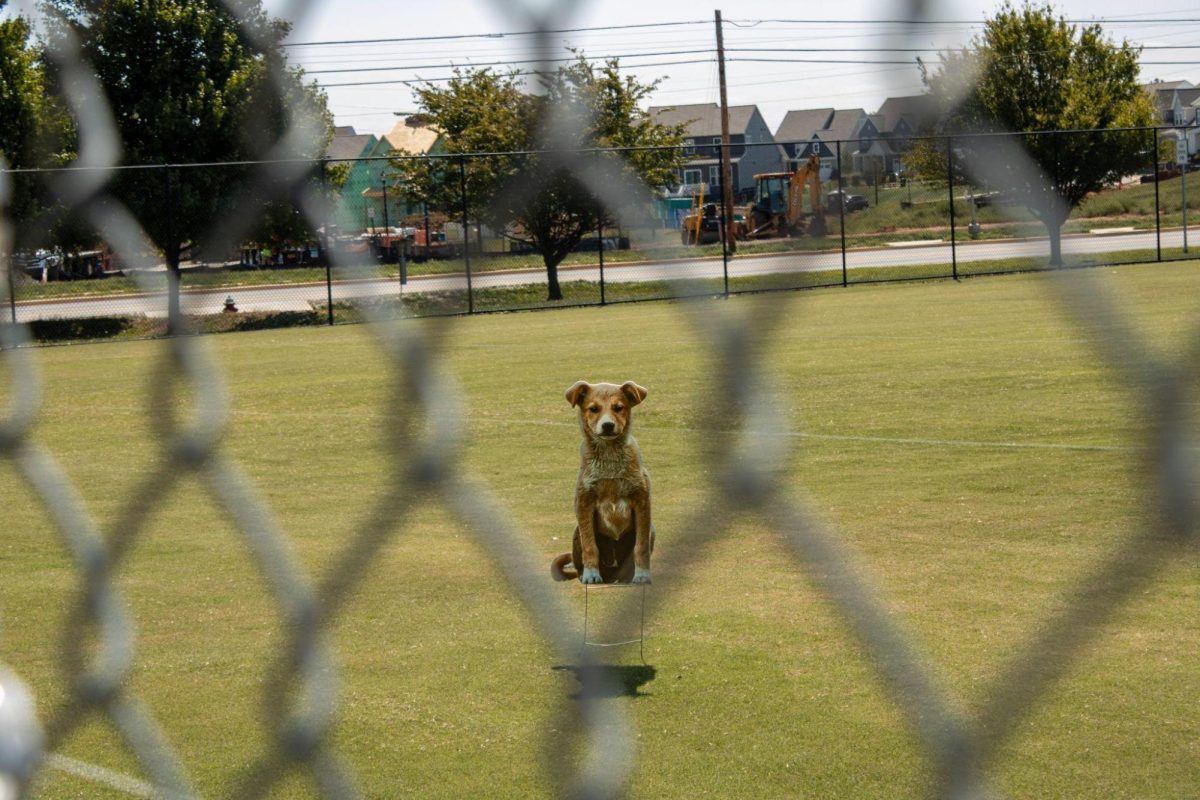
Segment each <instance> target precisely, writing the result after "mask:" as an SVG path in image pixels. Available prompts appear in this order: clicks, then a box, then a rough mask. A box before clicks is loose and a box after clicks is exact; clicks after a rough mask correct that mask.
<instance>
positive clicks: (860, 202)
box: [825, 191, 871, 214]
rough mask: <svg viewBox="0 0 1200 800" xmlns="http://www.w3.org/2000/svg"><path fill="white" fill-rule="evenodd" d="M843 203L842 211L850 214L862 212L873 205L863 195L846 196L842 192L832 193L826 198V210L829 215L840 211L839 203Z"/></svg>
mask: <svg viewBox="0 0 1200 800" xmlns="http://www.w3.org/2000/svg"><path fill="white" fill-rule="evenodd" d="M839 200H840V201H841V203H842V209H843V210H844V211H845V212H846V213H847V214H849V213H850V212H851V211H861V210H862V209H864V208H867V207H868V206H870V205H871V204H870V203H868V202H867V198H865V197H863V196H862V195H861V194H846V193H844V192H840V191H833V192H830V193H829V194H828V195H826V197H825V210H826V212H827V213H830V214H832V213H834V212H836V211H837V210H838V201H839Z"/></svg>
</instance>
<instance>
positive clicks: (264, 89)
mask: <svg viewBox="0 0 1200 800" xmlns="http://www.w3.org/2000/svg"><path fill="white" fill-rule="evenodd" d="M46 6H47V8H48V10H50V11H51V12H52V18H53V19H56V20H57V21H58V25H66V26H69V27H70V28H72V29H74V31H75V33H76V35H77V38H78V40H79V42H80V43H81V47H82V50H83V55H84V57H85V58H86V59H87V61H88V62H89V64H90V65H91V69H92V70H93V71H94V74H95V75H96V77H97V78H98V79H99V81H100V83H101V85H102V86H103V88H104V91H105V99H106V101H107V103H108V105H109V107H110V109H111V112H112V116H113V119H114V120H115V123H116V126H117V128H118V131H119V133H120V137H121V141H122V145H123V148H124V157H123V160H124V163H125V164H130V165H154V164H174V165H193V164H224V162H238V161H248V160H253V159H255V158H259V157H261V156H263V155H264V154H265V152H266V148H267V147H269V146H270V145H271V144H272V143H273V142H275V141H277V140H278V139H279V138H280V137H281V136H282V135H283V133H284V131H285V130H287V128H288V127H289V125H290V124H291V123H292V121H293V120H294V119H296V116H297V115H302V114H303V115H315V116H316V117H317V118H318V119H319V120H320V123H321V127H322V128H323V130H324V131H325V134H324V136H323V137H319V138H320V140H319V141H314V142H313V143H312V148H311V152H296V153H291V154H290V155H291V156H293V157H301V158H305V157H307V158H317V157H319V156H320V155H321V153H322V152H323V150H324V147H325V145H326V144H327V142H328V140H329V137H330V136H332V131H333V125H332V118H331V116H330V115H329V113H328V110H327V109H326V106H325V97H324V94H323V93H322V92H320V91H319V90H318V89H317V88H316V87H315V86H313V85H306V84H304V82H303V74H302V72H300V71H299V70H298V69H295V68H290V67H288V66H287V60H286V56H285V55H284V52H283V49H282V47H281V42H282V40H283V37H284V36H285V35H286V34H287V32H288V25H287V23H285V22H282V21H280V20H275V19H272V18H271V17H269V16H268V15H267V14H266V12H265V11H264V10H263V8H262V5H261V2H260V0H239V1H238V2H236V3H223V2H221V1H220V0H158V1H157V2H153V3H146V2H143V0H47V2H46ZM231 6H232V7H235V8H237V9H238V11H239V14H235V13H234V12H233V11H231V10H230V7H231ZM239 16H240V18H239ZM60 30H61V29H60ZM52 35H53V30H52ZM273 76H275V77H278V76H282V81H283V83H284V84H285V85H284V88H283V89H282V91H281V90H280V89H279V88H278V87H277V86H276V84H275V83H274V82H273V81H272V77H273ZM247 172H248V171H247V170H246V169H245V168H239V167H234V166H204V167H198V166H180V167H178V168H174V169H170V170H128V171H123V172H121V173H120V175H119V178H118V180H117V182H116V184H115V186H114V192H115V194H117V196H118V197H119V198H120V200H121V202H123V203H124V204H126V205H127V206H128V207H129V208H130V209H131V210H132V211H133V213H134V214H135V215H136V216H137V218H138V220H139V221H140V222H141V224H142V226H143V227H144V228H145V230H146V232H147V234H148V235H149V236H150V237H151V239H152V240H153V241H154V242H155V244H156V245H157V246H158V247H159V248H161V249H162V251H163V254H164V257H165V259H166V263H167V266H168V269H169V270H170V271H171V273H172V274H174V275H175V276H176V277H177V276H178V269H179V263H180V260H181V256H182V254H183V253H184V252H185V251H186V250H187V249H188V248H189V247H190V246H192V245H193V244H194V243H195V242H196V241H197V239H198V237H200V236H202V235H203V234H204V233H205V232H206V231H207V230H208V228H209V226H210V225H211V224H212V223H213V221H214V220H216V219H219V218H220V216H221V211H222V210H224V209H225V208H227V207H228V206H229V205H230V202H231V199H232V198H234V197H237V196H239V195H242V194H244V193H246V192H248V191H249V190H250V188H249V187H248V186H247V185H246V183H245V179H246V176H247ZM282 217H283V218H285V219H287V220H288V224H291V222H292V220H293V217H294V215H287V214H284V215H282ZM171 296H172V319H174V318H175V314H176V312H177V310H178V298H177V294H176V292H174V291H172V293H171Z"/></svg>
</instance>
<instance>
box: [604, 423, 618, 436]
mask: <svg viewBox="0 0 1200 800" xmlns="http://www.w3.org/2000/svg"><path fill="white" fill-rule="evenodd" d="M616 427H617V426H616V425H614V424H613V423H611V422H605V423H603V424H602V425H601V426H600V432H601V433H603V434H606V435H607V434H610V433H612V432H613V430H614V429H615V428H616Z"/></svg>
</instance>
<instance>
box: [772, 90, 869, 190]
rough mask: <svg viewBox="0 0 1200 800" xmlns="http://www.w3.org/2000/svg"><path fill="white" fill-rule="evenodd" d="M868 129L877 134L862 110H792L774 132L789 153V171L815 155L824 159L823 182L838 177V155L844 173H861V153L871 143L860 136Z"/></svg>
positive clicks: (776, 138)
mask: <svg viewBox="0 0 1200 800" xmlns="http://www.w3.org/2000/svg"><path fill="white" fill-rule="evenodd" d="M868 127H869V128H870V130H872V131H874V126H873V125H871V120H870V118H869V117H868V116H867V112H866V111H864V110H862V109H861V108H845V109H834V108H812V109H805V110H802V111H789V112H787V114H785V115H784V117H783V121H782V122H781V123H779V128H777V129H776V131H775V141H776V142H778V143H779V146H780V147H782V148H783V150H784V153H785V154H786V158H787V168H788V169H791V170H794V169H796V168H797V167H798V166H800V164H801V162H803V161H805V160H807V159H808V157H809V156H810V155H812V154H814V153H815V154H816V155H817V157H818V158H820V159H821V180H829V179H830V178H835V177H837V173H836V172H835V170H837V169H839V166H838V154H839V153H840V154H841V158H842V163H841V166H840V170H841V172H843V173H846V172H861V171H862V165H861V162H862V157H861V155H860V153H859V150H860V149H861V147H862V146H864V145H865V144H867V141H868V140H867V139H863V138H862V136H861V134H862V133H863V131H864V129H865V128H868Z"/></svg>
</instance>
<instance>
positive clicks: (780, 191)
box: [679, 155, 825, 244]
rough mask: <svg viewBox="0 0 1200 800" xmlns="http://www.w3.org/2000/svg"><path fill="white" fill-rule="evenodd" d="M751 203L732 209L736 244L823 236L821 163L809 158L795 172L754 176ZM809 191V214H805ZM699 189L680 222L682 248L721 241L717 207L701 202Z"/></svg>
mask: <svg viewBox="0 0 1200 800" xmlns="http://www.w3.org/2000/svg"><path fill="white" fill-rule="evenodd" d="M754 187H755V193H754V202H753V203H751V204H750V205H749V206H735V207H734V209H733V216H734V223H733V235H734V238H736V239H739V240H743V241H744V240H746V239H774V238H779V237H784V236H792V237H795V236H805V235H807V236H824V235H825V212H824V209H823V208H822V206H821V160H820V159H819V158H817V156H816V155H812V156H809V158H808V161H806V162H804V163H803V164H801V165H800V166H799V167H798V168H797V169H796V171H795V172H763V173H761V174H758V175H755V176H754ZM806 188H807V189H808V205H809V210H808V211H805V210H804V190H805V189H806ZM704 200H705V198H704V189H703V187H701V193H700V196H699V197H698V198H697V201H696V206H695V208H694V209H693V210H692V212H691V213H690V214H688V215H687V216H686V217H684V218H683V221H682V225H681V226H680V230H679V238H680V241H682V242H683V243H684V244H709V243H710V242H719V241H720V240H721V228H720V213H721V212H720V206H719V205H718V204H716V203H711V202H710V203H707V204H706V203H705V202H704Z"/></svg>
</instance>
